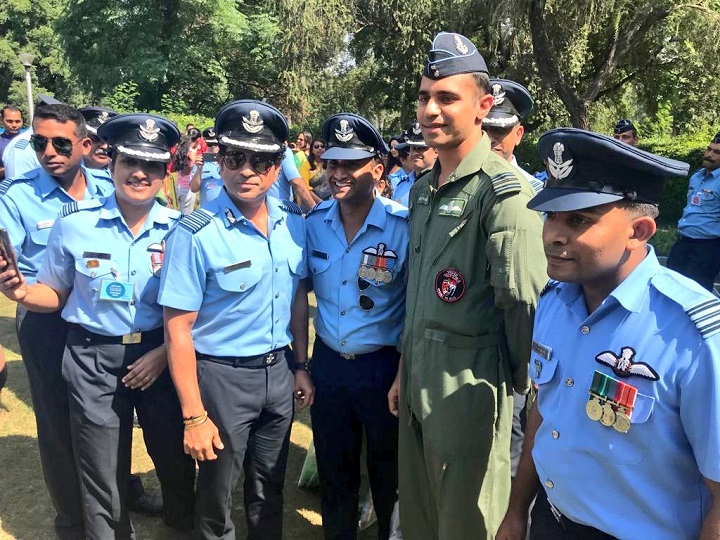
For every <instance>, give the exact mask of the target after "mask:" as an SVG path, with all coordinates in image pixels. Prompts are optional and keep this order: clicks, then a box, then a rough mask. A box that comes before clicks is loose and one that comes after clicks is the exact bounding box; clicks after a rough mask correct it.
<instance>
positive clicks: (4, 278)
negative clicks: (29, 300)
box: [0, 256, 27, 302]
mask: <svg viewBox="0 0 720 540" xmlns="http://www.w3.org/2000/svg"><path fill="white" fill-rule="evenodd" d="M0 292H2V293H3V294H4V295H5V296H7V297H8V298H9V299H10V300H12V301H13V302H22V301H23V300H24V299H25V297H26V296H27V283H26V282H25V277H24V276H23V275H22V274H20V273H18V272H15V270H13V269H12V267H11V266H10V264H9V263H8V261H7V260H6V259H4V258H3V257H2V256H0Z"/></svg>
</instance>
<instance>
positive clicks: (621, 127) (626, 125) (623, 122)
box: [613, 118, 637, 135]
mask: <svg viewBox="0 0 720 540" xmlns="http://www.w3.org/2000/svg"><path fill="white" fill-rule="evenodd" d="M631 129H635V124H633V123H632V122H631V121H630V120H628V119H627V118H622V119H620V120H618V121H617V124H615V129H614V130H613V133H616V134H617V135H620V134H621V133H625V132H626V131H630V130H631ZM635 131H637V130H635Z"/></svg>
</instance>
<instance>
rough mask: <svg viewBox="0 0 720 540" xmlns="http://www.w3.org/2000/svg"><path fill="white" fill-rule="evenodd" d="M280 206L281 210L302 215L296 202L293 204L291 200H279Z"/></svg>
mask: <svg viewBox="0 0 720 540" xmlns="http://www.w3.org/2000/svg"><path fill="white" fill-rule="evenodd" d="M280 206H281V207H282V209H283V210H285V211H286V212H290V213H291V214H298V215H301V216H302V208H300V207H299V206H298V205H297V204H295V203H294V202H292V201H285V200H282V201H280Z"/></svg>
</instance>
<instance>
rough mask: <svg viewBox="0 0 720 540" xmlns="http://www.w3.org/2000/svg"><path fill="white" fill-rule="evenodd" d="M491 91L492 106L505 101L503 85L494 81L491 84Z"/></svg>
mask: <svg viewBox="0 0 720 540" xmlns="http://www.w3.org/2000/svg"><path fill="white" fill-rule="evenodd" d="M492 92H493V107H495V106H497V105H502V104H503V102H504V101H505V92H503V87H502V85H501V84H498V83H495V84H493V85H492Z"/></svg>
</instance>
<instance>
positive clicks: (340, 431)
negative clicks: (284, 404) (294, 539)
mask: <svg viewBox="0 0 720 540" xmlns="http://www.w3.org/2000/svg"><path fill="white" fill-rule="evenodd" d="M399 358H400V355H399V353H398V352H397V351H396V350H395V349H394V348H391V347H385V348H383V349H381V350H379V351H377V352H374V353H369V354H365V355H361V356H360V357H358V358H355V359H353V360H347V359H345V358H343V357H341V356H340V355H339V354H338V353H336V352H335V351H333V350H332V349H330V348H329V347H328V346H327V345H325V344H324V343H323V342H322V340H320V338H316V340H315V349H314V351H313V356H312V363H311V375H312V379H313V383H314V385H315V403H314V404H313V406H312V408H311V416H312V426H313V437H314V441H315V452H316V455H317V465H318V475H319V477H320V489H321V496H322V516H323V530H324V533H325V538H326V539H328V540H331V539H332V540H346V539H354V538H355V537H356V531H357V525H358V490H359V489H360V452H361V449H362V439H363V435H364V436H365V441H366V445H367V469H368V473H369V476H370V489H371V490H372V496H373V504H374V506H375V513H376V514H377V518H378V538H380V539H381V540H387V538H388V536H389V535H390V518H391V516H392V511H393V506H394V505H395V501H396V500H397V475H398V472H397V450H398V446H397V445H398V420H397V418H396V417H394V416H393V415H392V414H390V411H389V410H388V402H387V394H388V391H389V390H390V386H392V383H393V381H394V380H395V375H396V373H397V368H398V361H399Z"/></svg>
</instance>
